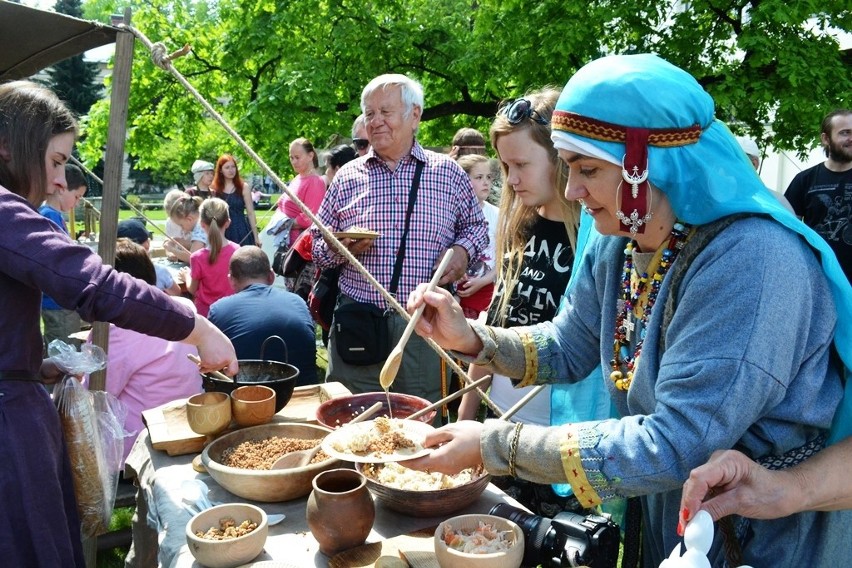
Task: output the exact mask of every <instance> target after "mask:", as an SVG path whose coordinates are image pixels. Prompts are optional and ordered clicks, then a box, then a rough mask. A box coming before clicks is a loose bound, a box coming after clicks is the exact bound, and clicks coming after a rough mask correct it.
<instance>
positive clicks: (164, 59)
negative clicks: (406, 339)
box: [119, 24, 502, 416]
mask: <svg viewBox="0 0 852 568" xmlns="http://www.w3.org/2000/svg"><path fill="white" fill-rule="evenodd" d="M119 27H120V28H121V29H124V30H126V31H128V32H130V33H132V34H133V35H134V36H136V37H137V38H138V39H139V41H141V42H142V43H143V44H144V45H145V47H147V48H148V50H149V51H150V52H151V59H152V61H153V63H154V65H156V66H157V67H160V68H161V69H163V70H164V71H167V72H169V73H171V74H172V76H174V78H175V79H177V81H178V83H180V84H181V85H182V86H183V88H184V89H186V91H187V92H188V93H189V94H191V95H192V96H193V98H195V100H196V101H198V103H199V104H200V105H201V106H202V107H204V109H205V110H206V111H207V112H208V113H210V116H212V117H213V119H214V120H215V121H216V122H218V123H219V125H220V126H221V127H222V128H224V129H225V132H227V133H228V134H229V135H230V136H231V138H233V139H234V140H235V141H236V142H237V144H239V146H240V148H242V149H243V151H245V153H246V154H247V155H248V156H249V157H251V159H252V160H254V161H255V163H256V164H257V165H258V166H260V168H261V169H262V170H263V171H264V173H266V174H267V175H268V176H269V177H270V178H271V179H272V181H274V182H275V184H276V185H277V186H278V187H279V188H280V189H281V190H282V192H283V193H285V194H286V195H287V196H288V197H289V198H290V199H291V200H292V201H293V203H294V204H295V205H296V206H298V207H299V209H300V210H301V211H302V213H304V214H305V216H306V217H307V218H308V219H310V220H311V222H312V223H313V224H314V226H315V227H316V228H317V229H318V230H319V231H320V233H321V234H322V236H323V238H324V239H325V240H326V242H327V243H329V244H331V245H332V246H334V248H336V249H337V252H339V253H340V254H341V255H342V256H343V258H345V259H346V261H347V262H349V264H350V265H352V266H353V267H354V268H355V270H357V271H358V272H359V273H360V274H361V275H362V276H363V277H364V278H366V279H367V281H368V282H369V283H370V284H371V285H372V286H373V287H374V288H375V289H376V290H378V291H379V293H380V294H381V295H382V296H383V297H384V298H385V300H386V301H387V303H388V305H389V306H390V307H392V308H393V309H394V310H396V312H397V313H398V314H400V315H401V316H402V317H403V318H404V319H405V320H406V321H408V320H410V319H411V316H409V315H408V312H406V311H405V308H404V307H403V306H402V305H401V304H400V303H399V302H397V301H396V298H394V297H393V296H392V295H391V294H390V292H388V291H387V290H386V289H385V287H384V286H382V285H381V284H380V283H379V281H378V280H376V279H375V278H374V277H373V275H372V274H370V273H369V272H368V271H367V269H366V268H364V266H363V265H362V264H361V263H360V261H358V259H357V258H355V256H354V255H353V254H352V253H351V252H349V250H348V249H347V248H346V247H344V246H343V245H342V244H341V243H340V241H338V240H337V238H335V236H334V235H333V234H332V232H331V231H330V230H329V229H328V227H326V226H325V225H323V224H322V222H321V221H320V220H319V219H318V218H317V217H316V215H314V213H313V211H311V210H310V209H309V208H308V206H307V205H305V204H304V203H303V202H302V200H300V199H299V198H298V197H297V196H296V195H295V194H294V193H293V192H291V191H290V188H289V187H288V186H287V184H286V183H284V182H283V181H282V180H281V178H279V177H278V175H277V174H276V173H275V172H274V171H272V169H271V168H270V167H269V166H268V165H267V164H266V162H265V161H264V160H263V159H262V158H261V157H260V156H259V155H258V154H257V153H256V152H255V151H254V150H253V149H252V148H251V147H250V146H249V145H248V144H247V143H246V141H245V140H243V138H242V137H241V136H240V135H239V134H238V133H237V131H236V130H234V129H233V128H232V127H231V126H230V125H229V124H228V122H227V121H226V120H225V119H224V118H223V117H222V115H220V114H219V113H218V112H217V111H216V109H214V108H213V107H212V106H211V105H210V103H208V102H207V100H206V99H205V98H204V97H203V96H202V95H201V93H199V92H198V90H197V89H195V87H193V86H192V85H191V84H190V83H189V81H187V80H186V78H185V77H184V76H183V75H182V74H181V73H180V72H179V71H178V70H177V69H175V67H174V66H173V65H172V59H173V58H178V57H181V56H182V55H184V54H186V53H188V52H189V51H190V48H189V46H188V45H185V46H184V47H183V48H181V49H180V50H178V51H175V52H173V53H171V54H169V55H166V53H167V50H166V46H165V45H164V44H163V43H162V42H157V43H152V42H151V40H149V39H148V38H147V37H146V36H145V34H144V33H142V32H141V31H139V30H138V29H136V28H134V27H133V26H128V25H126V24H121V25H120V26H119ZM424 339H425V340H426V343H428V344H429V346H430V347H431V348H432V349H434V350H435V352H436V353H438V355H439V356H440V357H441V358H442V359H443V360H444V361H446V363H447V365H449V366H450V368H451V369H453V370H454V371H455V372H456V373H458V374H459V376H460V377H463V380H464V381H465V382H466V384H470V383H471V382H473V379H471V378H470V377H469V376H468V375H467V374H466V373H465V372H464V370H463V369H462V368H461V367H460V366H459V365H458V364H457V363H456V362H455V361H454V360H453V358H452V357H450V356H449V355H448V354H447V352H446V351H444V350H443V349H442V348H441V346H439V345H438V344H437V343H435V342H434V341H433V340H431V339H428V338H424ZM476 391H477V392H478V393H479V396H480V397H481V398H482V400H483V401H485V403H486V404H488V406H490V407H491V408H492V410H494V411H495V412H496V413H497V415H498V416H499V415H500V414H502V413H501V411H500V409H499V408H497V406H496V405H495V404H494V403H493V402H491V399H490V398H488V395H487V394H485V393H484V392H483V391H482V389H480V388H478V387H477V389H476Z"/></svg>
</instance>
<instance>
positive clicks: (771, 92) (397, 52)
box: [83, 0, 852, 181]
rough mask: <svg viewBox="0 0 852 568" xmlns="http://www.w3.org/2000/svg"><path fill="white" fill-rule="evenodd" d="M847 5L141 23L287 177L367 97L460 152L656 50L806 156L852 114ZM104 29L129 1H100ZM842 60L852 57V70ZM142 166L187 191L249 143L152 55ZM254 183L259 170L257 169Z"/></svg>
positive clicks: (420, 12) (387, 9) (352, 1)
mask: <svg viewBox="0 0 852 568" xmlns="http://www.w3.org/2000/svg"><path fill="white" fill-rule="evenodd" d="M842 4H844V3H842V2H838V3H834V2H824V1H822V0H799V1H797V2H792V3H791V2H786V1H784V0H750V1H749V0H733V1H727V2H721V1H720V0H693V1H691V2H687V3H684V2H682V1H680V0H666V1H663V0H655V1H649V0H637V1H636V2H620V1H616V0H586V1H583V2H579V1H577V0H568V1H567V2H566V1H565V0H537V1H536V2H529V1H520V0H386V1H384V2H379V3H371V2H362V1H361V0H357V1H356V0H300V1H299V2H281V1H277V0H251V1H249V0H219V1H213V0H210V1H209V2H205V1H198V2H174V1H168V0H147V1H146V2H145V3H144V4H139V5H134V6H133V7H134V13H133V25H134V27H136V28H137V29H139V30H141V31H142V32H143V33H144V34H145V35H146V36H147V37H148V38H150V39H151V41H163V42H164V43H165V44H166V46H167V49H168V50H169V51H171V50H174V49H177V48H178V47H180V46H182V45H183V44H184V43H188V44H190V45H191V46H192V52H191V53H190V54H189V55H188V56H186V57H183V58H181V59H179V60H177V61H176V62H175V67H176V68H177V69H178V70H179V71H180V72H181V73H183V74H184V75H185V76H186V77H187V78H188V80H189V81H190V82H191V83H192V84H193V85H194V86H195V88H197V89H198V90H199V92H200V93H201V94H202V95H203V96H204V97H205V98H206V99H207V100H208V101H210V102H211V103H212V104H213V105H214V107H215V108H216V109H217V111H218V112H220V113H221V114H223V115H224V116H225V118H226V119H227V120H228V121H229V123H230V124H232V125H233V126H235V127H236V129H237V130H238V132H240V134H241V136H243V138H245V139H246V140H247V141H248V143H249V144H250V145H251V146H252V147H253V148H254V149H255V150H256V151H257V152H258V153H259V154H260V155H261V156H263V157H264V159H265V160H266V161H267V163H269V164H270V165H271V166H272V167H273V169H275V170H276V171H277V172H278V173H279V175H281V177H284V178H286V177H289V176H290V175H292V172H291V171H290V169H289V164H288V146H289V143H290V141H292V140H293V139H294V138H296V137H298V136H306V137H308V138H309V139H311V140H313V141H314V142H315V144H317V145H318V146H324V145H325V144H327V143H334V142H336V141H337V140H339V138H341V137H344V138H345V137H348V135H349V131H350V128H351V124H352V121H353V119H354V118H355V117H356V116H357V115H358V114H359V112H360V108H359V104H360V92H361V89H362V87H363V86H364V85H365V84H366V83H367V82H368V81H369V80H370V79H371V78H373V77H374V76H376V75H378V74H381V73H389V72H393V73H405V74H407V75H410V76H412V77H414V78H416V79H417V80H419V81H420V82H421V83H422V84H423V86H424V90H425V93H426V104H425V108H424V112H423V122H422V124H421V131H420V134H419V139H420V140H421V142H423V143H424V144H426V145H435V146H446V145H448V144H449V141H450V139H451V138H452V135H453V133H454V132H455V130H456V129H457V128H459V127H461V126H474V127H477V128H479V129H480V130H482V131H487V128H488V125H489V123H490V119H491V117H493V115H494V113H495V111H496V109H497V106H498V104H499V102H500V101H501V100H503V99H507V98H512V97H516V96H520V95H521V94H523V93H524V92H525V91H528V90H532V89H535V88H538V87H541V86H544V85H556V86H561V85H563V84H564V83H565V82H566V81H567V80H568V78H569V77H570V76H571V74H572V73H573V72H574V71H575V70H576V69H577V68H578V67H580V66H582V65H583V64H585V63H587V62H588V61H590V60H592V59H594V58H596V57H600V56H601V55H604V54H609V53H636V52H656V53H659V54H660V55H661V56H662V57H664V58H666V59H668V60H670V61H672V62H673V63H675V64H677V65H679V66H681V67H683V68H685V69H687V70H688V71H689V72H691V73H692V74H693V75H694V76H695V77H696V78H697V79H698V80H699V82H701V84H702V85H703V86H704V87H705V88H706V89H707V90H708V92H710V94H711V95H713V97H714V98H715V100H716V103H717V116H718V117H719V118H721V119H722V120H725V121H726V122H728V123H729V124H731V125H732V127H733V128H734V129H735V130H738V131H740V132H746V133H748V134H750V135H752V136H753V137H755V138H757V139H758V140H760V141H761V142H762V143H763V144H767V143H771V144H772V145H774V146H775V147H777V148H780V149H792V150H798V151H800V152H801V151H804V150H805V149H806V148H808V147H810V146H812V145H813V143H814V141H815V140H816V139H817V135H818V130H819V122H820V120H821V118H822V116H823V115H824V114H825V113H826V112H828V111H829V110H830V109H832V108H834V107H839V106H847V107H848V106H852V100H850V98H852V94H850V93H852V73H850V59H849V55H848V52H847V53H846V54H845V56H844V53H843V52H841V51H840V50H839V49H838V44H837V41H836V39H835V38H834V37H833V36H831V35H830V34H828V33H826V31H827V30H828V29H829V26H833V27H834V28H838V29H846V30H848V29H852V12H850V10H848V9H843V8H842V7H841V5H842ZM86 6H87V15H88V16H89V17H93V16H97V17H98V18H99V19H105V17H106V16H107V15H108V14H109V13H111V12H113V11H114V10H115V8H116V7H115V4H114V0H87V4H86ZM844 57H845V59H844ZM107 105H108V101H102V102H99V103H97V104H96V105H95V107H94V108H93V110H92V112H91V113H90V117H89V120H88V122H87V123H86V130H87V132H88V134H89V135H88V138H87V140H86V142H85V144H84V147H83V152H84V155H85V156H86V157H87V158H88V159H94V158H96V157H97V156H99V155H100V154H101V152H102V148H103V145H104V144H105V138H106V130H107ZM129 123H130V125H129V126H130V132H129V138H128V141H127V151H128V152H129V153H131V154H132V155H134V156H136V157H138V164H139V165H140V166H142V167H151V168H156V169H157V170H158V171H159V172H160V173H161V175H162V176H163V179H164V180H172V181H185V180H186V178H187V177H188V169H189V164H191V163H192V161H193V160H194V159H196V158H199V157H200V158H204V159H207V160H210V161H213V160H215V158H216V156H217V155H218V154H221V153H224V152H233V153H236V154H237V155H240V153H239V152H238V151H237V148H236V144H235V143H234V142H233V141H231V140H230V138H229V137H227V135H226V134H224V132H223V131H222V129H221V128H220V127H219V126H218V125H217V124H216V123H214V122H213V121H212V120H211V119H210V117H208V116H206V115H205V113H204V111H203V109H202V107H201V106H199V105H198V104H197V103H196V102H195V101H194V100H193V99H192V98H191V97H190V96H189V95H188V94H187V93H186V92H185V91H184V90H183V88H182V87H181V86H180V85H179V84H178V83H177V82H176V81H175V80H174V78H173V77H171V75H169V74H167V73H164V72H163V71H161V70H159V69H158V68H156V67H155V66H154V65H153V64H152V63H151V61H150V57H149V54H148V52H147V50H146V49H145V48H144V47H143V46H142V44H141V43H139V42H137V48H136V52H135V59H134V64H133V84H132V88H131V99H130V108H129ZM243 169H244V170H245V169H252V167H251V165H250V164H243Z"/></svg>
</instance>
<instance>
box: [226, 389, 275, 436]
mask: <svg viewBox="0 0 852 568" xmlns="http://www.w3.org/2000/svg"><path fill="white" fill-rule="evenodd" d="M231 414H232V415H233V417H234V422H236V423H237V425H238V426H258V425H260V424H266V423H267V422H269V421H270V420H272V417H273V416H274V415H275V391H274V390H272V389H271V388H269V387H265V386H263V385H246V386H243V387H239V388H236V389H234V390H233V391H231Z"/></svg>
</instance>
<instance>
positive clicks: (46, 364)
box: [39, 358, 65, 385]
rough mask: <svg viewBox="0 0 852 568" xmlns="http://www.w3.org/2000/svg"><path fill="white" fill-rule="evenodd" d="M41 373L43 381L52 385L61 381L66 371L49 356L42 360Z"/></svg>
mask: <svg viewBox="0 0 852 568" xmlns="http://www.w3.org/2000/svg"><path fill="white" fill-rule="evenodd" d="M39 375H40V376H41V382H43V383H44V384H46V385H52V384H56V383H58V382H59V381H61V380H62V378H63V377H64V376H65V372H64V371H62V370H61V369H60V368H59V366H58V365H57V364H56V363H55V362H54V361H53V359H50V358H48V359H45V360H43V361H42V362H41V368H39Z"/></svg>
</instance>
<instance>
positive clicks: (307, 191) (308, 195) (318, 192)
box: [284, 175, 325, 229]
mask: <svg viewBox="0 0 852 568" xmlns="http://www.w3.org/2000/svg"><path fill="white" fill-rule="evenodd" d="M296 197H298V198H299V199H300V200H301V201H302V203H304V204H305V205H307V206H308V209H310V210H311V213H313V214H314V215H316V213H317V211H319V207H320V204H321V203H322V198H323V197H325V183H324V182H323V181H322V178H321V177H319V176H316V175H314V176H311V177H309V178H305V179H302V180H301V183H300V184H299V189H298V191H297V192H296ZM284 214H285V215H287V216H288V217H290V218H293V219H295V220H296V228H299V229H305V228H307V227H310V226H311V220H310V219H308V216H307V215H305V214H304V213H302V210H301V209H299V207H298V206H297V205H296V204H295V203H293V202H292V201H291V200H289V199H288V200H287V201H286V202H285V203H284Z"/></svg>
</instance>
